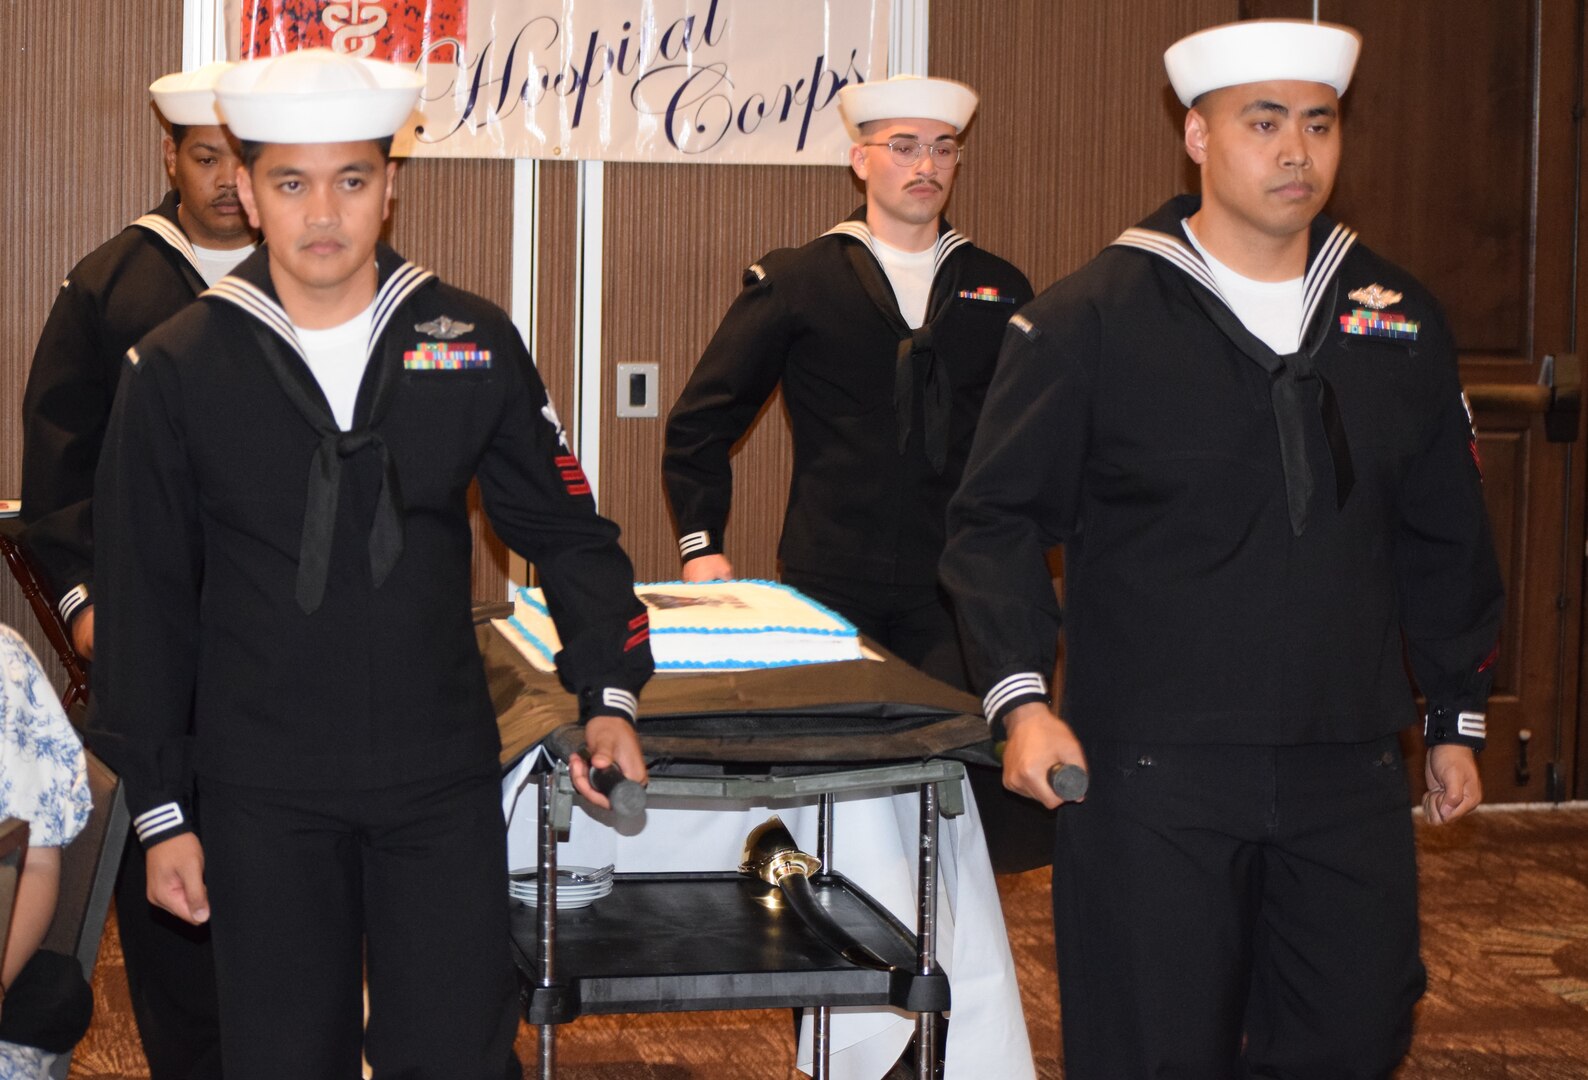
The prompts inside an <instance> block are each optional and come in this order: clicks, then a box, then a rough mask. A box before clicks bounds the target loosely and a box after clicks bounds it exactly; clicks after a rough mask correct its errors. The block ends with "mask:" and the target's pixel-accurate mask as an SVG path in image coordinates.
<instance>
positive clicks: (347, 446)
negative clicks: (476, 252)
mask: <svg viewBox="0 0 1588 1080" xmlns="http://www.w3.org/2000/svg"><path fill="white" fill-rule="evenodd" d="M375 269H376V279H377V285H376V290H375V318H374V323H373V325H372V326H371V328H370V340H369V345H368V349H369V355H368V358H367V359H368V364H369V366H367V367H366V369H365V372H364V381H363V383H362V384H361V385H360V387H359V393H358V400H357V403H356V404H355V405H354V409H353V427H352V430H350V431H343V430H342V429H341V428H339V427H338V426H337V423H336V417H335V416H334V415H333V414H332V412H331V406H330V403H329V402H328V401H327V400H326V397H325V393H324V391H323V390H321V389H320V384H319V382H318V380H316V379H315V377H314V373H313V372H312V371H310V370H309V366H308V363H307V361H306V360H305V359H304V353H303V346H302V345H301V344H300V343H299V341H298V335H297V333H296V331H295V330H294V329H293V326H292V320H291V319H289V318H288V317H287V313H286V311H284V310H283V309H282V307H281V304H280V301H279V300H277V298H276V290H275V286H274V285H273V284H272V283H271V280H270V263H269V253H268V251H267V250H266V248H265V245H264V244H260V245H259V250H257V251H256V252H254V254H252V255H250V256H249V257H248V258H247V259H245V260H244V261H243V263H242V264H241V265H240V266H238V267H237V269H236V270H234V271H232V273H230V274H228V275H227V276H226V277H224V278H222V279H221V280H220V281H218V282H216V283H215V286H214V287H213V288H211V289H210V290H208V291H207V292H205V293H204V294H203V295H204V296H205V297H213V298H215V299H216V300H219V301H224V302H227V303H231V304H234V305H236V306H237V307H239V308H241V309H242V310H243V311H244V312H245V313H247V314H248V315H249V316H251V318H250V319H249V327H250V328H251V329H252V330H253V333H254V339H255V340H256V341H257V342H258V343H259V347H260V351H261V352H263V354H264V356H265V362H266V364H267V365H268V366H269V368H270V373H271V374H272V375H273V376H274V377H275V380H276V383H277V385H278V386H280V387H281V391H282V393H284V394H286V396H287V400H288V401H290V402H292V405H293V407H294V408H296V409H297V410H298V412H299V413H300V414H301V415H302V416H303V418H304V420H306V421H307V422H308V423H309V426H310V427H312V428H313V429H314V432H315V434H316V435H318V436H319V439H320V443H319V446H318V447H317V448H316V449H315V452H314V458H313V460H311V461H310V462H309V482H308V494H307V498H306V500H305V503H304V513H303V537H302V540H301V542H300V544H299V549H298V581H297V589H296V596H297V600H298V606H299V607H301V608H302V609H303V610H304V612H305V613H312V612H314V611H315V610H316V609H317V608H319V606H320V601H321V600H322V599H324V597H325V583H326V579H327V577H328V576H329V574H330V568H331V543H332V538H333V536H334V534H335V530H336V508H337V498H338V493H339V491H340V487H341V478H342V459H343V458H350V457H352V456H354V455H355V454H359V453H362V452H364V451H365V450H370V451H372V452H374V453H376V454H379V455H380V464H381V484H380V493H379V494H378V495H377V497H376V501H375V520H374V522H373V523H372V524H371V526H370V533H369V564H370V578H371V580H372V581H373V582H374V583H375V586H376V587H377V588H378V587H379V586H380V585H381V584H382V583H383V582H384V581H385V580H386V576H387V575H388V574H390V573H391V570H392V567H394V566H395V565H396V564H397V559H398V557H399V556H400V555H401V554H402V549H403V527H402V493H401V491H400V489H399V486H398V481H397V468H396V465H395V464H394V463H393V461H392V459H391V454H390V453H389V452H388V451H387V449H386V443H385V441H384V440H383V439H382V438H381V437H380V435H379V434H378V433H377V431H376V428H377V427H378V426H379V424H380V422H381V420H382V419H383V418H384V417H385V415H386V410H387V408H388V407H389V406H390V404H391V399H392V395H393V393H394V392H395V390H396V388H397V378H396V376H395V374H394V373H393V366H394V365H393V364H391V363H388V362H387V358H386V357H384V356H377V355H376V351H377V347H378V346H379V344H380V341H381V338H382V337H383V336H384V333H385V329H386V324H387V323H388V322H389V321H390V320H391V317H392V315H393V313H395V312H396V310H397V309H398V307H399V306H401V304H402V303H403V301H404V300H406V299H407V298H408V296H409V294H410V293H412V292H413V291H414V290H415V289H417V288H419V287H420V286H421V285H424V284H425V283H426V282H428V281H432V280H434V278H435V275H434V274H432V273H431V272H430V271H428V270H424V269H421V268H420V267H418V266H415V265H414V264H413V263H410V262H408V261H407V260H405V259H403V257H402V256H400V255H398V254H397V253H396V252H394V251H392V250H391V249H390V248H388V247H386V246H385V245H381V246H380V247H378V248H377V249H376V251H375ZM370 367H373V371H371V370H370Z"/></svg>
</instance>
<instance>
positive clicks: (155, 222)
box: [133, 214, 204, 278]
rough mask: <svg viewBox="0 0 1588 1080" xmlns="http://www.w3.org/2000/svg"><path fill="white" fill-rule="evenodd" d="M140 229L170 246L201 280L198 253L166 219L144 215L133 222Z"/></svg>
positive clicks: (179, 230) (184, 234) (189, 241)
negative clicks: (145, 230) (152, 234)
mask: <svg viewBox="0 0 1588 1080" xmlns="http://www.w3.org/2000/svg"><path fill="white" fill-rule="evenodd" d="M133 224H134V225H136V226H137V227H138V228H140V229H147V230H148V231H149V232H152V233H154V235H156V236H158V237H159V238H160V239H161V240H164V241H165V242H166V243H167V244H169V245H170V246H171V248H172V249H174V250H175V251H176V253H177V254H178V255H180V256H182V257H183V258H184V259H186V260H187V261H188V265H190V266H192V267H193V270H194V272H195V273H197V274H198V276H199V277H200V278H203V276H204V272H203V271H202V270H200V269H199V264H198V253H197V252H195V251H194V250H193V241H191V240H189V239H188V238H187V233H185V232H183V231H182V230H181V229H180V228H178V227H177V226H176V224H175V223H174V222H173V221H172V220H171V219H170V218H168V217H164V216H162V215H160V214H145V215H143V217H141V218H138V219H137V220H136V221H134V222H133Z"/></svg>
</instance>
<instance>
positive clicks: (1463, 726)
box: [1456, 712, 1489, 739]
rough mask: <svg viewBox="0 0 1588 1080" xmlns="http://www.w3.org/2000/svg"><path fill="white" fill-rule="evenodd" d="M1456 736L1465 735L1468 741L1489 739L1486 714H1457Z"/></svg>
mask: <svg viewBox="0 0 1588 1080" xmlns="http://www.w3.org/2000/svg"><path fill="white" fill-rule="evenodd" d="M1456 734H1458V735H1465V736H1466V737H1467V738H1469V739H1487V738H1488V737H1489V724H1488V716H1487V714H1486V713H1480V712H1464V713H1459V714H1457V716H1456Z"/></svg>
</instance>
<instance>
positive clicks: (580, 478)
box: [554, 454, 590, 495]
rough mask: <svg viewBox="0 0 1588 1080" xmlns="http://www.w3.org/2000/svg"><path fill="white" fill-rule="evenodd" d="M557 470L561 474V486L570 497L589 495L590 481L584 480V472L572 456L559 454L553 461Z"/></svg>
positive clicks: (577, 460)
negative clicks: (566, 490)
mask: <svg viewBox="0 0 1588 1080" xmlns="http://www.w3.org/2000/svg"><path fill="white" fill-rule="evenodd" d="M554 460H555V461H556V463H557V468H558V470H559V471H561V473H562V482H563V486H564V487H566V488H567V489H568V494H570V495H588V494H590V481H589V480H587V479H585V475H584V470H583V469H581V468H580V467H579V459H578V458H576V457H574V456H573V455H572V454H561V455H559V456H558V457H556V458H555V459H554Z"/></svg>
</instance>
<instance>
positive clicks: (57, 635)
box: [0, 518, 88, 711]
mask: <svg viewBox="0 0 1588 1080" xmlns="http://www.w3.org/2000/svg"><path fill="white" fill-rule="evenodd" d="M0 555H3V556H4V557H5V561H6V565H7V566H9V567H10V568H11V576H12V577H14V578H16V579H17V584H18V585H19V586H21V587H22V595H23V597H24V598H25V599H26V600H27V602H28V606H29V607H31V608H32V609H33V615H34V617H35V618H36V619H38V621H39V626H40V627H42V628H43V630H44V637H45V639H46V640H48V641H49V643H50V648H52V649H54V650H55V655H56V656H57V657H58V658H59V659H60V661H61V667H63V668H65V669H66V692H65V693H63V694H62V695H61V705H62V706H63V707H65V708H66V709H67V710H68V711H70V710H71V708H72V706H73V705H78V704H82V703H84V702H86V701H87V700H88V662H87V661H86V660H84V659H83V658H82V657H81V656H80V655H78V652H77V650H76V649H75V648H73V646H72V634H71V631H70V630H69V629H68V628H67V626H66V623H65V621H64V620H63V619H62V618H61V613H60V609H59V608H58V607H57V606H56V604H57V603H58V601H59V599H60V598H59V597H57V596H55V595H54V593H53V591H52V590H51V589H50V587H49V585H47V584H46V582H47V580H48V579H47V578H46V577H45V576H44V572H43V571H42V570H41V569H40V568H39V565H38V563H37V562H36V561H34V559H33V556H32V555H31V554H30V553H29V552H28V549H27V548H26V547H25V546H23V543H22V522H21V520H20V519H18V518H6V519H3V520H0Z"/></svg>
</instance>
